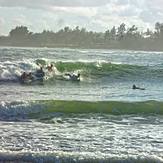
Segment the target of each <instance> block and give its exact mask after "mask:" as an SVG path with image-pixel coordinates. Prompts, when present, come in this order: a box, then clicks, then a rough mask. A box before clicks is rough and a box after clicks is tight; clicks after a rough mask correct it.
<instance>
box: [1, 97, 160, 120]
mask: <svg viewBox="0 0 163 163" xmlns="http://www.w3.org/2000/svg"><path fill="white" fill-rule="evenodd" d="M60 113H61V114H87V113H93V114H95V113H101V114H111V115H125V114H126V115H127V114H141V115H143V114H145V115H148V114H159V115H163V102H158V101H145V102H118V101H98V102H88V101H57V100H47V101H33V102H10V103H6V102H1V104H0V120H22V119H24V120H25V119H26V120H27V119H41V118H43V117H47V118H48V117H49V118H51V117H53V116H55V115H58V114H60Z"/></svg>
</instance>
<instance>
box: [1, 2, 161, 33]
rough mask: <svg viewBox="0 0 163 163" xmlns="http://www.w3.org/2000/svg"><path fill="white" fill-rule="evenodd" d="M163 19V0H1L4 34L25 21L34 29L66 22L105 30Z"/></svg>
mask: <svg viewBox="0 0 163 163" xmlns="http://www.w3.org/2000/svg"><path fill="white" fill-rule="evenodd" d="M157 21H159V22H161V21H162V22H163V0H0V35H2V34H3V35H4V34H5V35H7V34H8V33H9V31H10V30H11V29H12V28H15V27H16V26H18V25H25V26H27V27H28V28H29V30H30V31H33V32H41V31H42V30H43V29H46V30H53V31H57V30H59V29H61V28H63V27H65V26H70V27H72V28H74V27H75V26H80V27H85V28H87V29H88V30H94V31H105V30H107V29H108V28H111V27H112V26H113V25H115V26H118V25H119V24H121V23H123V22H124V23H125V24H127V25H128V26H130V25H133V24H135V25H136V26H138V27H139V29H140V30H143V29H145V28H153V27H154V24H155V22H157Z"/></svg>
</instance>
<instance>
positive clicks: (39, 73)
mask: <svg viewBox="0 0 163 163" xmlns="http://www.w3.org/2000/svg"><path fill="white" fill-rule="evenodd" d="M36 76H37V77H44V76H45V72H44V71H43V68H42V67H40V69H39V70H37V71H36Z"/></svg>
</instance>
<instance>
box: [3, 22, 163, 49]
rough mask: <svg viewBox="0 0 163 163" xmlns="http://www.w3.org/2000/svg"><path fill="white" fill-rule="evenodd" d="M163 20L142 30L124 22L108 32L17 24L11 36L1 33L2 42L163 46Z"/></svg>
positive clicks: (5, 43)
mask: <svg viewBox="0 0 163 163" xmlns="http://www.w3.org/2000/svg"><path fill="white" fill-rule="evenodd" d="M162 41H163V23H159V22H157V23H156V24H155V30H153V31H152V30H150V29H146V31H145V32H140V31H139V29H138V27H136V26H135V25H132V26H131V27H127V26H126V24H124V23H122V24H120V25H119V26H118V27H115V26H113V27H112V28H111V29H108V30H106V31H105V32H94V31H88V30H87V29H85V28H80V27H79V26H76V27H75V28H73V29H72V28H70V27H68V26H66V27H64V28H63V29H61V30H59V31H57V32H53V31H49V30H44V31H42V32H41V33H33V32H31V31H29V29H28V27H26V26H17V27H15V28H14V29H12V30H11V31H10V32H9V34H8V36H0V45H1V46H32V47H35V46H36V47H72V48H75V47H76V48H112V49H131V50H132V49H133V50H163V46H162Z"/></svg>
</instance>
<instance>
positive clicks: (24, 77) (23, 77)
mask: <svg viewBox="0 0 163 163" xmlns="http://www.w3.org/2000/svg"><path fill="white" fill-rule="evenodd" d="M20 78H21V80H22V81H23V80H26V79H30V80H32V79H33V76H32V73H31V72H30V73H29V74H27V73H26V72H23V74H22V75H21V76H20Z"/></svg>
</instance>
